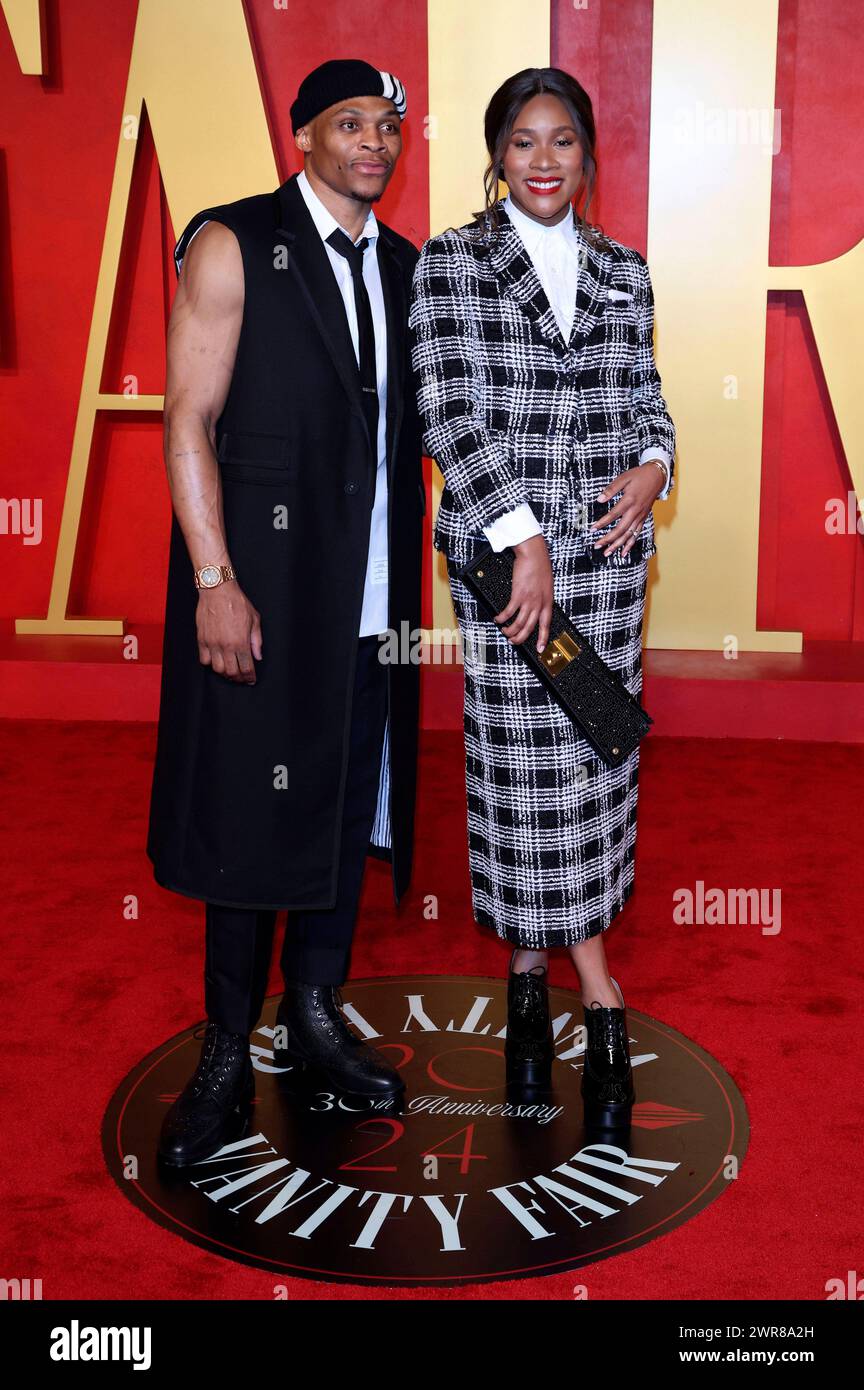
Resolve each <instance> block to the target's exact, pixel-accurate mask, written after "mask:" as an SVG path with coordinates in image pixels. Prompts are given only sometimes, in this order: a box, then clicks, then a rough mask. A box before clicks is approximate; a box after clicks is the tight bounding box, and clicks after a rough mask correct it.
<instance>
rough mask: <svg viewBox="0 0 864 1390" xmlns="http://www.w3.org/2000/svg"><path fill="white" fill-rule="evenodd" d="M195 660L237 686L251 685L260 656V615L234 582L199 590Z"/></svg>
mask: <svg viewBox="0 0 864 1390" xmlns="http://www.w3.org/2000/svg"><path fill="white" fill-rule="evenodd" d="M195 621H196V626H197V629H198V659H199V661H200V662H201V665H202V666H210V667H211V668H212V669H213V670H214V671H216V672H217V673H218V674H219V675H220V676H225V678H226V679H227V680H230V681H235V682H236V683H237V684H238V685H254V684H255V682H256V679H257V677H256V674H255V662H254V661H253V660H252V658H253V656H254V658H255V661H260V660H261V657H262V654H263V647H262V639H261V615H260V614H259V612H258V610H257V608H253V606H252V604H251V603H250V602H249V600H248V598H247V597H246V595H245V594H244V593H243V590H242V589H241V588H240V585H239V584H238V583H237V580H236V579H228V580H226V581H225V583H224V584H219V585H217V586H216V588H215V589H202V590H201V593H200V595H199V598H198V611H197V613H196V615H195Z"/></svg>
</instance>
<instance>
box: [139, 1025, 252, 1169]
mask: <svg viewBox="0 0 864 1390" xmlns="http://www.w3.org/2000/svg"><path fill="white" fill-rule="evenodd" d="M254 1095H255V1080H254V1077H253V1074H252V1059H251V1057H250V1054H249V1039H248V1037H247V1036H246V1035H245V1034H244V1033H229V1032H228V1030H227V1029H226V1028H222V1027H221V1026H220V1025H219V1024H218V1023H212V1022H210V1023H208V1024H207V1027H206V1031H205V1033H204V1045H203V1047H202V1048H201V1057H200V1059H199V1062H198V1066H197V1068H196V1069H195V1073H194V1075H193V1076H192V1077H191V1079H190V1080H189V1081H187V1083H186V1085H185V1087H184V1088H183V1090H182V1091H181V1092H180V1095H179V1096H178V1097H177V1099H176V1100H175V1102H174V1104H173V1105H172V1106H171V1109H170V1110H169V1111H168V1114H167V1115H166V1116H165V1119H164V1120H163V1122H162V1129H161V1132H160V1135H159V1148H158V1155H159V1158H160V1160H161V1161H162V1162H163V1163H167V1164H169V1165H170V1166H171V1167H174V1168H183V1167H185V1166H186V1164H188V1163H197V1162H198V1160H199V1159H201V1158H207V1157H208V1156H209V1155H210V1154H212V1153H215V1152H216V1150H217V1149H220V1148H221V1147H222V1145H223V1144H228V1143H231V1141H232V1140H234V1139H238V1138H239V1137H240V1136H241V1135H242V1133H243V1130H244V1128H245V1125H246V1123H247V1121H248V1119H249V1114H250V1107H251V1103H252V1099H253V1097H254Z"/></svg>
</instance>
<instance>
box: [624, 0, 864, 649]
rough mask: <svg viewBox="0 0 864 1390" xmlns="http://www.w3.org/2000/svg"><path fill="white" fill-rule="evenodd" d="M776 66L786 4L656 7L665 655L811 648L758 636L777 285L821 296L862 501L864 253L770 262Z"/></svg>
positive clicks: (666, 0) (830, 371) (834, 392)
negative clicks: (666, 420)
mask: <svg viewBox="0 0 864 1390" xmlns="http://www.w3.org/2000/svg"><path fill="white" fill-rule="evenodd" d="M776 63H777V0H759V3H758V4H755V5H754V4H753V3H752V0H730V3H728V4H725V5H722V6H720V7H718V6H714V5H698V4H697V5H694V4H693V3H692V0H654V48H653V64H654V68H653V74H652V90H651V169H650V193H649V247H648V259H649V264H650V265H651V272H652V279H653V281H654V288H655V294H656V299H657V321H658V348H660V347H662V351H659V350H658V366H659V367H660V372H661V375H662V377H663V389H664V395H665V396H666V398H667V400H668V402H669V410H670V413H671V415H672V417H673V419H674V420H675V423H676V425H677V427H678V465H679V468H680V472H679V476H678V484H677V485H676V487H675V488H674V489H673V492H672V497H673V498H674V503H673V505H672V506H671V507H670V508H669V510H670V512H671V513H672V516H671V518H670V519H671V520H673V522H674V524H672V525H669V526H668V527H667V526H665V525H664V526H663V527H662V529H661V527H660V526H658V533H659V539H658V551H659V554H658V557H657V560H658V576H657V583H656V585H655V586H654V588H653V590H652V596H651V597H652V606H651V625H650V632H651V637H652V639H653V643H652V645H654V646H660V647H682V648H703V649H707V650H718V649H719V648H720V647H721V646H722V644H723V640H724V637H725V636H727V635H730V634H731V635H732V636H734V637H735V638H737V640H738V644H739V647H740V649H741V650H748V649H749V650H752V651H800V650H801V634H800V633H798V632H760V631H758V630H757V628H756V586H757V577H758V576H757V564H758V539H759V532H758V528H759V503H760V491H761V488H760V484H761V473H762V427H763V389H764V375H765V325H766V296H767V290H768V289H769V288H785V289H792V288H801V289H803V290H804V292H805V294H806V297H807V307H808V311H809V313H810V318H811V322H812V325H813V329H814V332H815V335H816V341H817V344H818V347H819V352H820V355H821V359H822V365H823V367H824V370H825V377H826V381H827V384H828V388H829V390H830V392H831V396H832V400H833V404H834V409H835V412H836V415H837V419H838V422H839V425H840V432H841V435H842V438H843V443H844V446H845V448H846V453H847V458H848V459H849V463H850V467H851V468H852V474H853V479H856V484H857V485H858V492H859V495H860V492H861V488H860V483H861V481H862V479H861V476H860V469H861V457H862V445H864V412H862V393H861V389H860V385H859V384H858V382H857V381H855V380H854V378H855V377H856V376H857V364H858V363H860V362H861V360H862V348H864V343H862V328H861V315H862V311H864V290H862V275H861V259H862V252H861V247H860V246H859V247H857V248H855V250H854V251H852V252H849V253H847V254H846V255H844V256H841V257H839V258H838V259H837V260H836V261H831V262H829V263H827V264H826V265H822V266H804V267H782V268H780V267H773V268H772V267H769V265H768V233H769V216H770V202H771V175H772V168H773V160H772V151H773V149H774V142H775V137H776V134H777V133H778V132H777V131H776V130H775V118H774V108H775V99H774V75H775V70H776ZM777 119H778V121H779V116H778V118H777ZM856 269H857V271H858V274H857V278H856V275H855V274H854V271H855V270H856ZM856 475H857V476H856ZM665 511H666V509H665V508H664V506H663V504H662V503H661V504H659V505H658V507H657V509H656V513H655V515H656V517H657V519H658V521H660V520H662V519H663V518H664V515H665ZM807 559H808V557H806V556H805V557H804V563H805V564H806V563H807Z"/></svg>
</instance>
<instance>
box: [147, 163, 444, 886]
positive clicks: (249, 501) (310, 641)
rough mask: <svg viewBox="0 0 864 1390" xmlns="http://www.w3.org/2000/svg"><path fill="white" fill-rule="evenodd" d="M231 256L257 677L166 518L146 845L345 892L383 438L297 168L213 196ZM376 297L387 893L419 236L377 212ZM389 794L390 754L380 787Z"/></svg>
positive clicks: (410, 807) (220, 442)
mask: <svg viewBox="0 0 864 1390" xmlns="http://www.w3.org/2000/svg"><path fill="white" fill-rule="evenodd" d="M209 219H213V220H215V221H219V222H223V223H224V224H225V225H226V226H228V227H230V228H231V230H232V231H233V232H234V233H235V235H236V236H237V239H238V241H239V244H240V249H241V252H242V256H243V270H244V276H245V303H244V310H243V323H242V328H241V333H240V339H239V343H238V349H237V357H236V362H235V366H234V372H233V377H232V381H231V387H230V391H229V395H228V398H227V400H226V403H225V407H224V410H223V412H222V415H221V417H220V419H219V421H218V423H217V425H216V448H217V457H218V460H219V467H220V471H221V477H222V495H223V505H224V516H225V528H226V532H227V540H228V553H229V555H230V556H231V561H232V563H233V565H234V567H235V569H236V571H237V575H238V580H239V583H240V585H241V587H242V589H243V590H244V592H245V593H246V594H247V596H248V598H249V599H250V601H251V602H252V603H253V604H254V605H255V607H256V608H257V609H258V611H259V612H260V614H261V626H262V632H263V658H262V660H261V661H260V662H256V670H257V684H256V685H254V686H246V685H238V684H235V683H234V682H232V681H229V680H227V679H226V678H225V677H224V676H220V675H217V674H216V673H215V672H213V671H212V670H211V669H210V668H209V667H206V666H202V665H201V663H200V661H199V659H198V646H197V639H196V629H195V612H196V607H197V598H198V595H197V591H196V589H195V586H194V582H193V571H192V564H191V561H190V558H189V554H188V551H187V549H186V544H185V541H184V539H183V534H182V531H181V530H180V527H179V525H178V523H177V520H176V517H175V518H173V519H172V527H171V543H170V558H169V573H168V591H167V602H166V612H165V638H164V648H163V667H162V687H161V704H160V715H159V735H158V743H157V751H156V761H155V766H154V772H153V787H152V797H151V805H150V825H149V834H148V840H147V852H148V854H149V856H150V858H151V859H152V861H153V868H154V875H155V878H156V880H157V882H158V883H160V884H162V886H163V887H165V888H169V889H172V890H174V891H175V892H178V893H183V894H186V895H187V896H190V897H194V898H201V899H204V900H207V901H210V902H215V903H221V904H225V905H236V906H242V907H258V908H319V907H320V908H327V907H332V906H333V905H334V904H335V896H336V878H337V872H338V857H339V831H340V826H341V819H342V806H343V798H344V786H345V778H346V774H347V756H348V747H349V737H348V735H349V730H350V720H351V704H352V693H353V678H354V665H355V658H356V649H357V648H356V643H357V632H358V629H359V626H360V613H361V608H362V602H363V587H364V580H365V574H366V562H367V555H368V545H369V524H370V515H371V511H372V505H373V501H374V496H375V476H376V463H377V460H376V457H375V453H374V448H373V442H370V439H369V434H368V430H367V428H366V421H365V418H364V414H363V408H362V403H361V400H362V398H361V393H360V380H359V372H358V368H357V359H356V357H355V354H354V349H353V345H352V342H351V335H350V331H349V328H348V320H347V317H346V314H345V308H344V304H343V301H342V297H341V294H340V292H339V287H338V285H337V283H336V279H335V276H334V275H333V271H332V268H331V265H330V262H329V259H328V256H327V252H326V249H325V247H324V245H323V243H322V241H321V238H320V236H319V234H318V232H317V230H316V228H315V225H314V223H313V221H312V218H311V216H310V214H309V211H308V209H307V208H306V205H305V203H304V201H303V197H302V194H301V193H300V190H299V188H298V187H297V186H296V176H292V177H291V178H289V179H288V180H287V181H286V182H285V183H284V184H282V185H281V187H279V188H278V189H277V190H275V191H274V192H273V193H264V194H259V195H256V196H254V197H249V198H241V199H240V200H238V201H237V202H233V203H226V204H223V205H221V206H219V207H212V208H206V209H204V210H202V211H201V212H198V213H196V215H195V216H194V217H193V218H192V220H191V221H190V222H189V223H188V224H187V226H186V227H185V229H184V231H183V234H182V236H181V237H180V240H179V242H178V243H177V247H176V248H175V260H176V262H177V264H178V267H179V264H180V262H181V261H182V258H183V256H184V255H185V249H186V246H187V245H188V243H189V239H190V237H191V236H192V235H193V233H194V232H195V231H196V230H197V229H198V228H199V227H200V226H201V225H202V223H203V222H205V221H207V220H209ZM378 226H379V238H378V252H377V254H378V263H379V267H380V272H381V282H382V287H383V293H384V300H385V308H386V318H387V443H388V482H389V487H388V494H389V495H388V537H389V603H390V608H389V622H388V627H389V628H390V629H391V630H392V631H394V632H395V633H396V634H399V635H401V636H403V637H404V638H405V640H404V641H403V642H402V643H401V645H400V651H399V653H398V655H399V660H397V661H394V662H390V663H388V666H387V671H388V708H389V753H390V757H389V769H390V779H389V788H387V789H386V790H389V804H390V836H389V837H387V836H386V835H385V836H379V838H380V839H384V840H387V839H388V838H389V840H390V845H389V847H388V846H387V845H386V844H384V845H379V844H375V843H370V846H369V852H370V853H372V854H375V855H377V856H378V857H380V858H386V859H390V860H391V862H392V874H393V890H394V898H395V901H396V902H397V903H398V902H399V899H400V898H401V896H402V895H403V893H404V892H405V889H406V888H407V886H408V882H409V879H410V874H411V859H412V844H413V829H414V800H415V786H416V757H417V724H418V697H419V674H420V670H419V666H418V665H417V664H416V662H412V661H411V660H410V659H409V653H410V645H411V642H410V639H411V638H413V637H414V636H415V634H416V631H417V629H419V626H420V616H421V615H420V593H421V541H422V527H423V512H424V511H425V492H424V487H423V475H422V463H421V442H420V424H419V418H418V415H417V408H416V401H415V397H414V392H413V390H412V389H411V387H410V378H409V375H408V372H409V367H408V358H407V347H406V339H407V312H408V300H409V294H410V288H411V281H412V274H413V270H414V266H415V264H416V261H417V251H416V249H415V248H414V247H413V246H412V245H411V243H410V242H408V241H406V240H405V239H404V237H401V236H399V235H398V234H397V233H396V232H394V231H392V230H391V229H390V228H388V227H386V226H385V225H384V224H383V223H381V222H379V224H378ZM385 802H386V792H385V785H384V768H383V767H382V778H381V786H380V788H379V808H380V806H381V805H383V804H385Z"/></svg>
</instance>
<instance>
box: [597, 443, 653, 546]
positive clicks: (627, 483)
mask: <svg viewBox="0 0 864 1390" xmlns="http://www.w3.org/2000/svg"><path fill="white" fill-rule="evenodd" d="M664 486H665V481H664V472H663V469H661V468H657V466H656V465H655V464H652V463H651V461H650V460H648V461H647V462H645V463H642V464H637V466H636V467H635V468H626V469H625V470H624V472H623V473H619V474H617V476H616V477H614V478H613V479H612V481H611V483H609V484H608V486H607V487H605V488H604V489H603V491H602V492H600V493H598V494H597V501H598V502H605V501H606V499H607V497H612V496H614V494H615V493H616V492H620V493H621V494H622V496H621V497H620V498H619V500H618V501H617V502H616V503H615V504H614V506H612V507H610V509H609V511H608V512H606V514H605V516H601V517H598V518H597V520H596V521H592V522H591V530H597V531H599V530H601V529H602V528H603V527H604V526H608V525H610V523H611V522H613V521H617V523H618V524H617V526H616V527H615V530H614V531H613V532H612V533H611V535H609V536H604V537H603V538H602V539H600V540H596V541H595V542H594V549H595V550H596V549H598V548H599V547H601V546H603V547H605V549H604V550H603V554H604V555H611V554H612V552H613V551H614V550H620V551H621V554H622V555H626V554H627V553H628V551H629V550H631V549H632V548H633V546H634V544H635V542H636V537H637V536H638V534H639V532H640V530H641V528H642V523H643V522H644V520H645V518H646V516H647V515H648V513H649V512H650V510H651V507H652V505H653V503H654V501H655V500H656V497H657V494H658V493H659V492H662V491H663V488H664Z"/></svg>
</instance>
